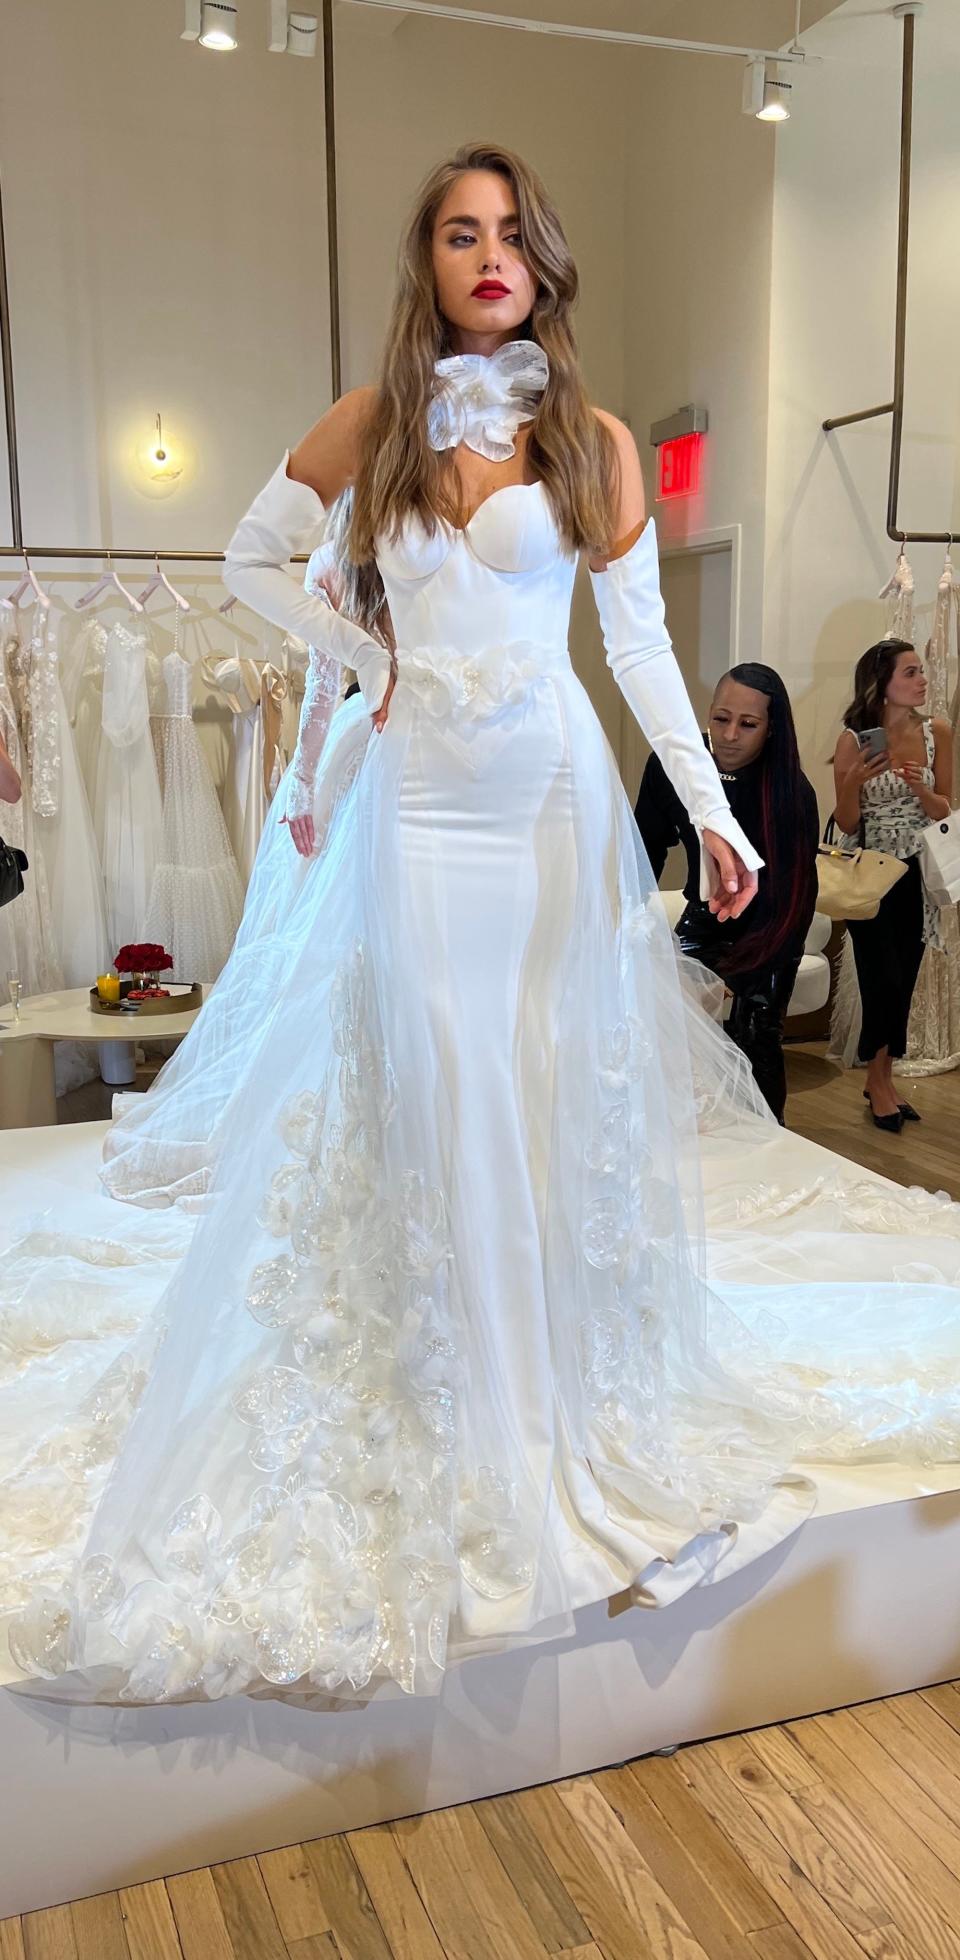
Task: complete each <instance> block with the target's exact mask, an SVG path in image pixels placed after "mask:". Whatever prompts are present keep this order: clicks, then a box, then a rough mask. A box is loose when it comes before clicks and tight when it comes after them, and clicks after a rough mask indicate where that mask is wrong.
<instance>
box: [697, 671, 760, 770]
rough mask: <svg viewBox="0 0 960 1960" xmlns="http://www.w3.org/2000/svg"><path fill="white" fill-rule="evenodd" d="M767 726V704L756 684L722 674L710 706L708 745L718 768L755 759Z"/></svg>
mask: <svg viewBox="0 0 960 1960" xmlns="http://www.w3.org/2000/svg"><path fill="white" fill-rule="evenodd" d="M769 730H770V706H769V703H768V701H767V697H766V695H765V694H761V693H760V690H759V688H756V687H744V685H743V683H742V681H732V680H730V678H729V676H727V675H725V676H724V678H723V680H722V681H721V682H720V686H719V687H718V688H717V691H716V694H715V695H714V697H713V706H712V708H711V709H710V746H711V748H712V749H713V753H714V755H715V756H716V759H717V762H718V764H719V766H720V768H721V769H745V768H746V765H747V763H748V762H755V761H756V758H757V756H758V755H759V754H760V751H761V749H762V748H763V745H764V742H765V741H766V739H767V735H768V733H769Z"/></svg>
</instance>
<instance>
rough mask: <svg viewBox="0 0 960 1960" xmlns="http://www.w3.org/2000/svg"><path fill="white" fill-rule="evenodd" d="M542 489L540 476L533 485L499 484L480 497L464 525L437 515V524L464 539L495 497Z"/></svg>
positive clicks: (456, 536)
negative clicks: (486, 494) (518, 491)
mask: <svg viewBox="0 0 960 1960" xmlns="http://www.w3.org/2000/svg"><path fill="white" fill-rule="evenodd" d="M543 487H544V484H543V478H542V476H538V477H536V478H535V479H534V481H533V483H501V484H500V486H499V489H497V490H491V492H490V495H489V496H488V497H481V499H480V502H479V503H478V504H477V505H476V506H475V507H474V509H473V510H472V511H471V512H470V515H469V517H468V518H467V521H466V523H465V524H450V523H448V522H447V519H446V518H445V517H440V516H439V514H438V516H437V523H438V524H442V525H443V528H444V530H446V531H450V532H451V533H452V535H453V536H454V537H455V538H463V537H466V535H467V532H468V531H469V529H470V526H471V525H472V524H473V523H474V522H475V521H476V519H477V518H478V517H479V515H480V512H481V511H482V510H486V507H487V505H488V504H492V503H493V502H494V501H495V499H496V498H497V497H505V496H507V495H508V493H509V492H510V491H511V490H542V489H543Z"/></svg>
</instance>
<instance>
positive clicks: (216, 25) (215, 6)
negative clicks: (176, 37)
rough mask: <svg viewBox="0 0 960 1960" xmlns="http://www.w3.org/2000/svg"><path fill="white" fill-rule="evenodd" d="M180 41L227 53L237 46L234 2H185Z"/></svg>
mask: <svg viewBox="0 0 960 1960" xmlns="http://www.w3.org/2000/svg"><path fill="white" fill-rule="evenodd" d="M180 39H181V40H182V41H199V43H200V46H201V47H202V48H214V49H215V50H216V51H217V52H218V53H221V54H223V53H227V52H229V50H230V49H232V48H235V47H236V46H237V8H236V0H186V18H185V21H184V28H183V33H182V34H181V36H180Z"/></svg>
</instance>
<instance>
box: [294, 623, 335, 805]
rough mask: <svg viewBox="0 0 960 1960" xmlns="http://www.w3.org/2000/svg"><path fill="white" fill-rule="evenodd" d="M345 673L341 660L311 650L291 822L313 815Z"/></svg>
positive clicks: (296, 750) (295, 768) (296, 751)
mask: <svg viewBox="0 0 960 1960" xmlns="http://www.w3.org/2000/svg"><path fill="white" fill-rule="evenodd" d="M342 672H343V669H342V667H341V664H340V662H339V660H334V659H332V658H331V656H330V655H329V654H327V653H321V652H320V651H319V649H318V648H317V647H311V648H310V659H309V662H308V665H307V682H306V687H305V688H304V693H303V705H302V707H301V709H300V726H299V728H298V730H297V745H296V748H295V749H294V751H293V755H292V757H291V759H290V767H289V769H288V771H287V780H286V816H287V819H288V821H289V819H290V818H291V817H308V816H312V814H313V798H314V791H315V789H316V782H317V771H318V769H319V767H320V757H321V755H322V754H323V747H324V743H325V742H326V739H327V730H328V728H329V726H330V721H331V717H332V715H333V711H334V708H335V707H336V705H337V702H338V700H339V698H340V680H341V675H342Z"/></svg>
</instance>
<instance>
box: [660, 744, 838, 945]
mask: <svg viewBox="0 0 960 1960" xmlns="http://www.w3.org/2000/svg"><path fill="white" fill-rule="evenodd" d="M704 739H706V738H704ZM722 782H723V787H724V792H725V794H726V797H727V801H728V803H729V805H730V808H731V811H732V812H733V815H734V816H735V817H736V819H737V822H738V823H739V824H740V825H741V827H742V828H743V830H744V831H745V832H746V834H747V836H748V837H749V839H750V842H751V844H753V845H754V846H755V847H756V849H757V850H759V851H761V854H762V846H761V843H760V838H761V834H762V825H761V793H762V782H763V757H762V756H758V757H757V760H756V762H750V763H748V764H747V766H746V768H745V769H738V770H737V771H736V772H735V773H733V774H730V775H725V776H723V777H722ZM801 783H802V804H801V808H800V810H799V811H798V812H797V832H796V836H797V845H798V848H799V849H801V850H803V851H805V852H809V856H810V867H811V878H810V898H809V905H808V906H807V907H805V908H804V916H803V917H798V919H797V923H796V931H795V932H794V933H791V935H790V940H789V942H788V943H786V944H785V945H784V947H783V949H782V951H781V952H780V953H778V955H777V961H778V963H779V962H780V961H781V960H782V961H783V962H784V963H786V962H787V961H788V960H789V959H790V958H791V956H792V957H796V955H797V954H798V953H800V952H802V951H803V945H804V941H805V939H806V936H807V933H808V932H809V930H810V921H811V919H812V918H813V914H814V910H815V907H816V889H817V887H816V875H815V861H816V855H817V845H818V844H819V842H820V816H819V812H818V809H817V799H816V795H815V793H814V789H813V785H812V783H809V782H808V781H807V778H806V776H803V777H802V778H801ZM635 814H636V819H637V827H638V829H639V831H640V835H641V837H642V838H643V843H644V847H645V849H646V853H647V856H648V858H649V859H650V867H651V870H652V872H653V875H654V877H655V879H656V880H657V883H658V884H659V882H660V877H661V874H662V872H663V867H664V865H665V863H666V861H667V852H668V851H669V850H671V849H672V847H673V845H674V844H682V846H683V848H684V850H685V852H686V856H687V876H686V881H685V883H684V887H683V895H684V897H685V899H686V900H687V903H688V905H690V904H697V903H698V902H699V899H700V841H699V838H698V837H697V833H696V830H695V829H694V826H693V824H692V823H691V821H690V818H689V816H688V815H687V812H686V810H685V809H684V806H683V804H682V803H681V801H680V798H679V796H678V795H677V792H676V790H675V789H674V787H673V785H672V783H671V782H670V781H669V779H668V777H667V774H666V771H665V769H664V767H663V764H662V763H661V762H660V761H658V759H657V757H656V756H655V755H651V757H650V760H649V761H648V763H647V766H646V768H645V770H644V772H643V780H642V782H641V784H640V794H639V796H638V798H637V808H636V813H635ZM775 900H776V892H775V891H772V890H771V889H770V881H769V880H765V879H764V877H763V875H762V874H761V878H760V890H759V892H758V893H757V896H756V898H755V899H754V902H753V904H752V905H750V906H748V908H747V911H746V912H745V913H744V914H743V916H742V918H739V919H728V920H726V921H725V923H724V925H723V926H722V927H719V926H718V928H717V930H718V932H722V935H723V937H724V939H725V940H726V941H727V942H728V943H729V942H730V941H731V940H732V939H734V938H739V937H740V935H741V933H743V932H744V931H748V930H749V931H756V929H757V927H758V926H759V925H760V924H761V922H762V921H763V919H765V918H766V917H768V916H769V913H770V909H771V907H772V905H773V903H774V902H775Z"/></svg>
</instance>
